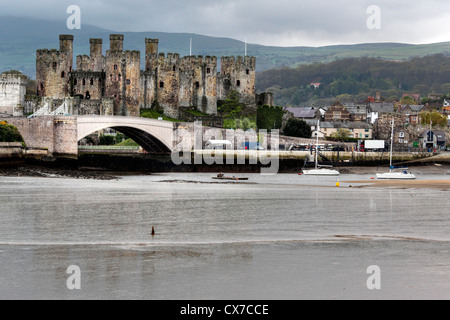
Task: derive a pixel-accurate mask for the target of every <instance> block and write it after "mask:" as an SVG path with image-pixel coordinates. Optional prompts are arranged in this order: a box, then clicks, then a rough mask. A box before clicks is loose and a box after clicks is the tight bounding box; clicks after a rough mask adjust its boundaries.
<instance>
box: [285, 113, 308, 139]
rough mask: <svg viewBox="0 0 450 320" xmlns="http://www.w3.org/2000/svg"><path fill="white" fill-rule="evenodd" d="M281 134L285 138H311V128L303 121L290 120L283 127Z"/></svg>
mask: <svg viewBox="0 0 450 320" xmlns="http://www.w3.org/2000/svg"><path fill="white" fill-rule="evenodd" d="M283 133H284V134H285V135H286V136H290V137H297V138H311V135H312V131H311V126H310V125H309V124H307V123H306V122H305V121H303V120H300V119H296V118H290V119H289V120H288V121H287V123H286V125H285V126H284V129H283Z"/></svg>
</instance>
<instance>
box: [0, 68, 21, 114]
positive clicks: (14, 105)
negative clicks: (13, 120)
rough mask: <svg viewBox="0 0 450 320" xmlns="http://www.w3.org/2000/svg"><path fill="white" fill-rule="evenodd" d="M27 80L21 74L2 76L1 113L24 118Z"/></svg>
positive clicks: (0, 77) (0, 76)
mask: <svg viewBox="0 0 450 320" xmlns="http://www.w3.org/2000/svg"><path fill="white" fill-rule="evenodd" d="M26 85H27V79H26V77H25V76H23V75H20V74H1V75H0V113H6V114H9V115H14V116H22V115H23V109H24V105H25V94H26V90H27V89H26Z"/></svg>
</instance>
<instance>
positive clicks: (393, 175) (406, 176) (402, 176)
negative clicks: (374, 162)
mask: <svg viewBox="0 0 450 320" xmlns="http://www.w3.org/2000/svg"><path fill="white" fill-rule="evenodd" d="M377 179H385V180H391V179H392V180H394V179H398V180H413V179H416V176H415V175H413V174H412V173H404V172H387V173H377Z"/></svg>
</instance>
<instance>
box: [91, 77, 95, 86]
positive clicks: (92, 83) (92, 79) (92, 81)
mask: <svg viewBox="0 0 450 320" xmlns="http://www.w3.org/2000/svg"><path fill="white" fill-rule="evenodd" d="M93 85H94V78H91V86H93Z"/></svg>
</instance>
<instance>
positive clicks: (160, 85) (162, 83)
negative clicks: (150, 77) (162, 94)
mask: <svg viewBox="0 0 450 320" xmlns="http://www.w3.org/2000/svg"><path fill="white" fill-rule="evenodd" d="M159 87H160V88H161V89H162V88H164V82H162V81H161V82H160V83H159Z"/></svg>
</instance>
